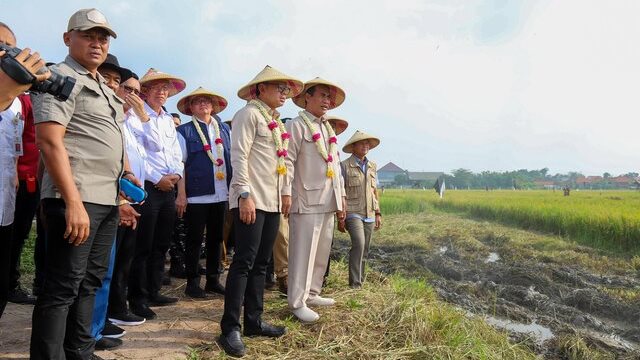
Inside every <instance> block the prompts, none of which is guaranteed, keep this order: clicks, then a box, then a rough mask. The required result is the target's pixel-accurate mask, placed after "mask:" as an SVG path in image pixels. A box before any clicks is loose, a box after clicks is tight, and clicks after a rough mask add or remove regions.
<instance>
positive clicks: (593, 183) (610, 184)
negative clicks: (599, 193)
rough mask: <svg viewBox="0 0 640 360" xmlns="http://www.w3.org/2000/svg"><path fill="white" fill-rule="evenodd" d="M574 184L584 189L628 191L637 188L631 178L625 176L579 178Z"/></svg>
mask: <svg viewBox="0 0 640 360" xmlns="http://www.w3.org/2000/svg"><path fill="white" fill-rule="evenodd" d="M576 184H577V185H578V186H579V187H583V188H585V189H586V188H590V189H593V188H596V189H603V188H604V189H611V188H616V189H628V188H635V187H636V186H637V184H636V181H635V179H634V178H633V177H631V176H625V175H621V176H616V177H610V178H604V177H602V176H587V177H579V178H577V179H576Z"/></svg>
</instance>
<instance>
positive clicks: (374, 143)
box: [342, 130, 380, 154]
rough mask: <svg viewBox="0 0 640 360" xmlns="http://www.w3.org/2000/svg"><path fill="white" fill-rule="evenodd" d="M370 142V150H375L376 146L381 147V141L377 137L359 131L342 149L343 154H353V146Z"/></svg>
mask: <svg viewBox="0 0 640 360" xmlns="http://www.w3.org/2000/svg"><path fill="white" fill-rule="evenodd" d="M362 140H369V150H373V148H375V147H376V146H378V145H380V139H378V138H377V137H375V136H372V135H369V134H367V133H365V132H362V131H360V130H357V131H356V133H355V134H353V135H352V136H351V138H350V139H349V140H348V141H347V143H346V144H345V145H344V146H343V147H342V152H344V153H347V154H350V153H352V152H353V144H355V143H357V142H358V141H362Z"/></svg>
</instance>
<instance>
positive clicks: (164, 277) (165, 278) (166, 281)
mask: <svg viewBox="0 0 640 360" xmlns="http://www.w3.org/2000/svg"><path fill="white" fill-rule="evenodd" d="M162 285H164V286H169V285H171V276H169V274H167V273H164V274H162Z"/></svg>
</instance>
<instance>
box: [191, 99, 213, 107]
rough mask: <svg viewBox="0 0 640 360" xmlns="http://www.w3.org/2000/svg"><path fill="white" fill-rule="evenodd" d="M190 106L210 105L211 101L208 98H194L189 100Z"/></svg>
mask: <svg viewBox="0 0 640 360" xmlns="http://www.w3.org/2000/svg"><path fill="white" fill-rule="evenodd" d="M191 104H192V105H200V104H212V102H211V99H209V98H195V99H193V100H191Z"/></svg>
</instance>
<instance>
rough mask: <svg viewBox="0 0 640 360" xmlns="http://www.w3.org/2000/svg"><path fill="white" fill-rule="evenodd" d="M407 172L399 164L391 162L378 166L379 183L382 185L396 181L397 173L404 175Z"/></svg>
mask: <svg viewBox="0 0 640 360" xmlns="http://www.w3.org/2000/svg"><path fill="white" fill-rule="evenodd" d="M406 173H407V171H406V170H402V169H401V168H400V167H399V166H398V165H396V164H394V163H392V162H390V163H388V164H387V165H385V166H383V167H381V168H378V184H379V185H380V186H382V185H390V184H392V183H393V182H394V181H395V179H396V176H397V175H404V174H406Z"/></svg>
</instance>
